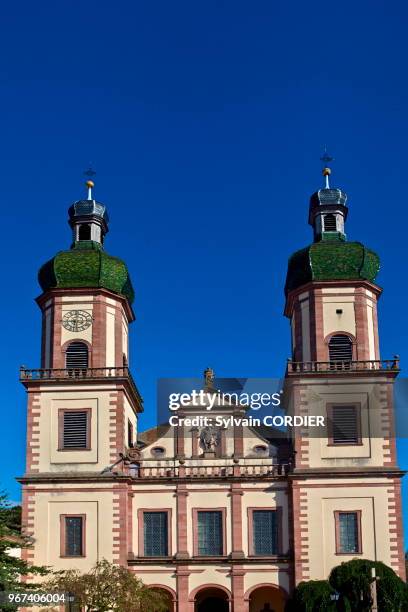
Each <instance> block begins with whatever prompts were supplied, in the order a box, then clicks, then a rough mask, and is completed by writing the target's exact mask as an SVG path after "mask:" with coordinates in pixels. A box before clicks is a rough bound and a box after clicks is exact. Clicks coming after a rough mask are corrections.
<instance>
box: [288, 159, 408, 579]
mask: <svg viewBox="0 0 408 612" xmlns="http://www.w3.org/2000/svg"><path fill="white" fill-rule="evenodd" d="M323 160H324V161H325V167H324V168H323V176H324V179H325V185H324V187H323V188H322V189H319V190H318V191H317V192H316V193H314V194H313V195H312V196H311V198H310V207H309V223H310V225H311V226H312V228H313V238H314V240H313V243H312V244H311V245H309V246H307V247H306V248H303V249H301V250H300V251H297V252H296V253H294V254H293V255H292V256H291V257H290V259H289V263H288V272H287V278H286V286H285V296H286V305H285V315H286V316H287V317H288V319H289V321H290V326H291V348H292V356H291V358H290V359H289V360H288V366H287V373H286V389H287V392H288V398H289V399H288V404H289V409H290V410H291V411H292V412H293V413H294V414H297V415H302V416H304V415H319V416H323V417H324V423H325V426H324V428H320V429H318V430H313V428H308V430H303V431H300V430H298V429H296V430H295V428H294V430H293V431H292V436H293V444H294V449H295V467H294V471H293V477H292V495H293V497H292V500H293V512H294V534H293V536H294V551H295V580H296V583H298V582H300V581H301V580H308V579H309V578H310V577H313V578H314V579H319V578H321V579H326V578H327V577H328V575H329V573H330V570H331V569H332V567H334V566H335V565H338V564H339V562H340V561H347V560H350V559H352V558H358V557H359V556H361V557H362V558H366V559H372V560H378V561H383V562H384V563H386V564H387V565H389V566H390V567H392V568H393V569H394V570H395V571H396V572H397V573H399V575H400V576H401V577H404V576H405V568H404V554H403V549H402V524H401V516H400V508H401V495H400V478H401V476H402V475H403V473H402V472H401V471H400V470H399V468H398V464H397V458H396V444H395V431H394V413H393V384H394V381H395V378H396V376H397V375H398V373H399V362H398V357H394V358H393V359H389V360H382V359H381V356H380V348H379V334H378V320H377V302H378V299H379V297H380V295H381V288H380V287H379V286H378V285H377V284H376V282H375V280H376V276H377V273H378V271H379V267H380V261H379V257H378V255H377V254H376V253H375V252H374V251H372V250H371V249H369V248H367V247H366V246H365V245H364V244H362V243H361V242H357V241H348V240H347V238H346V232H345V222H346V219H347V213H348V206H347V194H346V193H345V192H344V191H343V190H342V189H339V188H333V187H331V186H330V184H329V176H330V174H331V169H330V168H329V167H328V162H329V161H331V158H329V157H328V156H326V155H325V157H324V158H323ZM346 490H347V495H345V491H346Z"/></svg>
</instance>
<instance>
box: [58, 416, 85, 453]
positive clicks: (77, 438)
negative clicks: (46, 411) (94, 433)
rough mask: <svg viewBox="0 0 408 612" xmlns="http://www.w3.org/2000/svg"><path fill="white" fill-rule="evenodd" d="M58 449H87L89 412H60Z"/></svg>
mask: <svg viewBox="0 0 408 612" xmlns="http://www.w3.org/2000/svg"><path fill="white" fill-rule="evenodd" d="M60 419H61V420H62V423H60V449H61V450H66V449H73V450H78V449H87V448H89V434H90V431H89V421H90V411H89V410H61V411H60Z"/></svg>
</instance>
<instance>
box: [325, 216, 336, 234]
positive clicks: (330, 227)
mask: <svg viewBox="0 0 408 612" xmlns="http://www.w3.org/2000/svg"><path fill="white" fill-rule="evenodd" d="M336 229H337V227H336V217H335V215H324V231H325V232H335V231H336Z"/></svg>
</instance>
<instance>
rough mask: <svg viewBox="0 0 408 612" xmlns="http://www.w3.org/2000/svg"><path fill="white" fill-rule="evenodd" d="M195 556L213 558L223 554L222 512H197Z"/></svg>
mask: <svg viewBox="0 0 408 612" xmlns="http://www.w3.org/2000/svg"><path fill="white" fill-rule="evenodd" d="M197 532H198V533H197V536H198V541H197V554H198V555H203V556H215V555H217V556H218V555H222V554H223V533H222V512H219V511H218V510H216V511H213V510H211V511H204V512H201V511H199V512H197Z"/></svg>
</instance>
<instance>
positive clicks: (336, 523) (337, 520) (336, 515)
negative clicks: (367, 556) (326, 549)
mask: <svg viewBox="0 0 408 612" xmlns="http://www.w3.org/2000/svg"><path fill="white" fill-rule="evenodd" d="M340 514H356V515H357V551H356V552H342V551H341V550H340ZM334 526H335V541H336V555H345V556H347V557H352V556H353V555H362V554H363V541H362V537H361V510H335V511H334Z"/></svg>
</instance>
